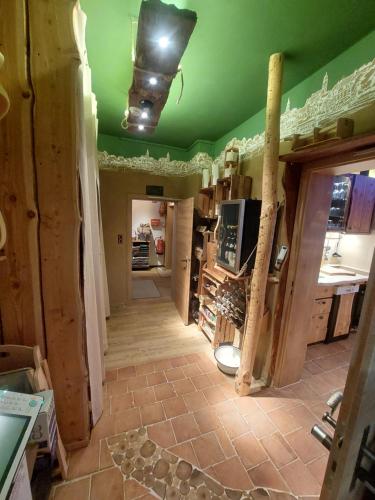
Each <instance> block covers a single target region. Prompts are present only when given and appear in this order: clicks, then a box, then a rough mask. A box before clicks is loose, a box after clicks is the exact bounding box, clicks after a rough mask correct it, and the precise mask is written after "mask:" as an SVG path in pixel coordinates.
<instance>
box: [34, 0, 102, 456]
mask: <svg viewBox="0 0 375 500" xmlns="http://www.w3.org/2000/svg"><path fill="white" fill-rule="evenodd" d="M75 5H76V1H75V0H48V1H45V0H29V2H28V6H29V24H30V26H29V32H30V69H31V79H32V86H33V89H34V93H35V105H34V143H35V164H36V171H37V186H38V202H39V213H40V253H41V259H40V260H41V272H42V293H43V304H44V317H45V327H46V338H47V349H48V365H49V368H50V371H51V377H52V383H53V387H54V390H55V401H56V413H57V417H58V424H59V428H60V432H61V436H62V438H63V441H64V444H65V445H66V446H67V447H68V448H73V447H78V446H82V445H85V444H87V442H88V438H89V424H90V421H89V401H88V376H87V366H86V353H85V322H84V310H83V298H82V267H81V211H80V191H79V177H78V167H79V160H80V150H81V147H82V127H81V119H80V116H81V113H82V110H83V89H82V79H81V78H80V74H79V65H80V63H81V60H80V54H79V50H78V47H77V44H76V40H75V36H74V29H73V9H74V7H75ZM99 369H100V368H99Z"/></svg>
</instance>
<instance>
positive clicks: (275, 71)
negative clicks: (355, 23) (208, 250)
mask: <svg viewBox="0 0 375 500" xmlns="http://www.w3.org/2000/svg"><path fill="white" fill-rule="evenodd" d="M283 59H284V57H283V54H281V53H277V54H272V55H271V57H270V61H269V68H268V92H267V108H266V129H265V144H264V158H263V179H262V210H261V216H260V227H259V237H258V247H257V253H256V259H255V266H254V271H253V277H252V280H251V287H250V291H251V292H250V303H249V312H248V317H247V322H246V329H245V335H244V339H243V345H242V352H241V363H240V367H239V369H238V372H237V376H236V391H237V393H238V394H239V395H240V396H246V395H248V394H250V386H251V380H252V373H253V368H254V361H255V355H256V350H257V345H258V340H259V336H260V333H261V325H262V319H263V314H264V301H265V295H266V285H267V277H268V268H269V263H270V258H271V250H272V242H273V235H274V231H275V224H276V213H277V193H276V189H277V167H278V161H279V142H280V106H281V88H282V86H281V83H282V73H283Z"/></svg>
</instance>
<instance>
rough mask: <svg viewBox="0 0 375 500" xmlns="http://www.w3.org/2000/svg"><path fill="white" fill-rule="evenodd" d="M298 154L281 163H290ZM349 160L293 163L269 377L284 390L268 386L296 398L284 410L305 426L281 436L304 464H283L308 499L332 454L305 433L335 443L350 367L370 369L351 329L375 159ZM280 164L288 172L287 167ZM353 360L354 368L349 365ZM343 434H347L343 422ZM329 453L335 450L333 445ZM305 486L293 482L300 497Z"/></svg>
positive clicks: (374, 192) (364, 261)
mask: <svg viewBox="0 0 375 500" xmlns="http://www.w3.org/2000/svg"><path fill="white" fill-rule="evenodd" d="M297 154H298V153H291V154H290V155H289V157H288V155H285V157H284V158H285V159H287V161H288V162H289V161H292V158H293V160H294V161H295V158H296V157H297ZM301 156H302V153H301ZM353 156H355V155H353ZM356 156H357V158H356V161H355V160H354V159H352V158H351V155H350V154H348V155H347V158H345V155H344V154H341V156H340V158H339V160H338V161H336V158H332V159H331V158H327V159H325V158H324V159H322V158H317V160H316V161H315V162H313V161H312V159H311V157H309V158H308V159H307V160H305V159H304V161H300V162H299V163H300V173H301V180H300V183H299V194H298V202H297V206H296V213H295V217H292V222H291V223H292V224H294V231H293V240H292V245H291V251H290V263H289V272H288V278H287V286H286V302H285V304H284V312H285V314H284V316H283V325H284V327H283V330H282V335H281V342H280V345H279V347H280V350H279V357H278V364H277V368H276V372H275V378H274V383H275V386H276V387H282V388H277V389H276V388H275V389H273V394H274V395H277V397H280V396H281V397H282V394H285V395H288V394H289V395H291V394H297V395H298V397H299V398H300V401H301V402H302V405H301V406H296V408H292V409H290V410H288V414H290V415H292V416H293V418H294V421H295V422H297V424H299V425H301V426H303V425H304V426H305V429H306V431H305V432H302V431H301V432H300V431H293V432H292V433H288V432H287V433H286V434H285V435H284V438H285V440H286V442H287V443H289V445H291V447H292V448H293V449H294V451H295V453H296V456H297V457H299V459H300V460H301V462H302V463H299V464H297V465H298V467H297V465H293V466H292V465H291V466H290V467H289V466H288V467H289V469H290V470H289V471H288V473H291V471H292V469H293V471H294V473H296V472H297V471H298V470H300V473H301V475H302V472H301V471H302V470H304V472H305V473H306V478H307V476H308V477H310V479H312V478H311V476H312V477H313V478H314V481H315V483H314V481H312V483H311V488H310V489H309V493H310V494H312V493H314V494H316V495H318V494H320V491H321V487H322V484H323V481H324V476H325V474H326V470H327V476H326V477H328V476H329V474H332V473H333V472H332V471H334V467H331V465H329V466H328V468H327V463H329V464H331V462H332V452H331V458H329V452H328V450H327V449H325V448H324V447H323V446H322V445H321V443H319V442H318V441H317V440H316V439H315V437H314V436H315V434H314V436H313V435H311V434H310V431H311V429H312V427H313V426H314V425H319V427H320V428H321V432H320V435H319V436H318V437H320V438H321V439H322V438H324V442H326V443H328V442H332V441H330V440H331V439H337V435H338V434H337V433H336V434H335V427H336V420H338V422H339V423H338V424H337V426H339V424H340V422H343V421H345V422H348V415H349V413H350V408H352V405H351V403H350V398H351V397H352V396H353V394H357V395H359V394H361V391H362V387H361V386H356V387H355V382H356V370H357V371H358V372H359V370H360V368H361V366H363V367H364V368H363V370H362V373H371V371H366V370H368V366H367V367H366V369H365V358H363V359H362V358H361V359H360V358H359V354H358V353H360V351H359V350H358V346H359V345H360V344H363V343H364V337H363V335H364V333H363V332H365V330H364V328H363V324H362V329H361V328H360V329H359V330H358V333H357V327H358V324H359V318H360V316H363V314H361V313H362V303H363V296H364V294H365V290H366V286H367V281H368V280H369V271H370V265H371V260H372V256H373V253H374V243H375V232H374V229H375V228H374V219H373V213H374V205H375V179H373V178H372V174H373V171H372V170H373V169H374V167H375V161H374V159H373V158H371V156H372V155H371V156H370V154H369V153H367V158H366V160H363V161H360V160H359V158H358V154H357V155H356ZM369 157H370V159H368V158H369ZM284 158H283V159H284ZM313 159H314V158H313ZM288 168H292V167H291V163H289V164H288V166H287V169H288ZM293 168H294V169H295V170H294V172H296V168H297V169H298V167H296V165H295V163H294V165H293ZM289 172H290V171H289ZM362 323H363V321H362ZM353 359H354V360H355V365H353V366H351V367H350V365H351V363H352V362H353ZM349 367H350V368H349ZM349 369H350V370H351V371H350V372H349ZM349 373H350V375H348V374H349ZM286 386H287V387H286ZM337 392H341V393H344V402H343V405H342V407H341V409H340V412H339V411H338V409H339V408H340V401H341V397H342V396H336V395H335V397H332V396H333V395H334V394H335V393H337ZM284 397H285V396H284ZM358 397H359V396H358ZM345 398H346V399H345ZM327 415H328V417H327ZM331 417H332V418H333V420H332V418H331ZM330 419H331V420H330ZM293 425H294V424H293ZM340 425H341V424H340ZM353 425H354V424H353ZM353 428H354V427H353ZM346 432H347V433H348V434H349V433H350V432H351V428H349V426H348V428H347V429H346ZM299 434H300V435H299ZM341 435H342V434H341ZM334 436H335V437H334ZM297 438H298V439H297ZM302 438H303V439H302ZM358 442H360V438H359V441H358ZM334 443H335V441H334ZM307 450H308V451H307ZM332 450H333V453H336V451H335V450H336V448H335V446H333V447H332ZM355 459H356V457H354V458H353V460H355ZM329 461H330V462H329ZM336 462H337V461H336ZM293 478H294V475H293ZM306 484H307V482H306V481H305V482H304V484H301V485H298V486H300V487H301V491H302V490H303V492H304V493H307V489H306V486H305V485H306ZM314 484H315V486H314ZM322 498H326V497H322ZM337 498H339V497H337ZM340 498H341V497H340ZM342 498H344V497H342ZM345 498H349V497H345ZM353 498H354V497H353Z"/></svg>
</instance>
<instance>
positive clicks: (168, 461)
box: [107, 427, 297, 500]
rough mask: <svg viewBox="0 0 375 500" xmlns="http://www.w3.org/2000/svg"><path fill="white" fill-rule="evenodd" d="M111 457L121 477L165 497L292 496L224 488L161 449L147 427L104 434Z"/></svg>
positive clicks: (254, 499)
mask: <svg viewBox="0 0 375 500" xmlns="http://www.w3.org/2000/svg"><path fill="white" fill-rule="evenodd" d="M107 445H108V448H109V450H110V452H111V455H112V460H113V462H114V463H115V465H116V466H117V467H119V468H120V470H121V473H122V474H123V477H124V479H125V480H129V479H134V480H136V481H137V482H138V483H139V484H141V485H142V486H145V487H146V488H148V489H149V491H150V493H151V494H153V495H154V496H156V497H158V498H163V499H166V500H175V499H184V498H186V499H199V500H209V499H212V500H214V499H215V500H218V499H223V500H224V499H228V500H241V499H248V500H265V499H267V498H268V499H271V500H293V499H297V497H295V496H294V495H292V494H290V493H286V492H281V491H276V490H271V489H266V488H255V489H253V490H248V491H240V490H232V489H229V488H224V487H223V486H222V485H221V484H219V483H218V482H217V481H215V480H214V479H213V478H212V477H210V476H209V475H208V474H206V473H205V472H203V471H202V470H200V469H198V468H197V467H195V466H193V465H192V464H190V463H189V462H187V461H185V460H182V459H180V458H178V457H177V456H176V455H173V454H172V453H170V452H169V451H167V450H164V449H162V448H161V447H160V446H158V445H157V444H156V443H154V441H152V440H151V439H149V436H148V432H147V429H146V428H145V427H141V428H140V429H138V430H132V431H128V432H123V433H121V434H118V435H116V436H113V437H110V438H107Z"/></svg>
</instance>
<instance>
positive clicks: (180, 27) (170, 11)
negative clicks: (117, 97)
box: [127, 0, 197, 133]
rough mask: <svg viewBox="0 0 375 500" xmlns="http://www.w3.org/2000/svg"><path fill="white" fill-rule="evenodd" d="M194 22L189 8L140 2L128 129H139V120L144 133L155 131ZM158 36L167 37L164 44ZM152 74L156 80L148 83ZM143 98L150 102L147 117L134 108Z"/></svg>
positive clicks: (154, 0) (195, 16) (195, 20)
mask: <svg viewBox="0 0 375 500" xmlns="http://www.w3.org/2000/svg"><path fill="white" fill-rule="evenodd" d="M196 22H197V15H196V13H195V12H193V11H191V10H187V9H178V8H177V7H175V6H174V5H167V4H165V3H163V2H161V1H160V0H148V1H143V2H142V4H141V9H140V14H139V20H138V32H137V47H136V56H135V62H134V72H133V82H132V85H131V87H130V89H129V116H128V119H127V122H128V131H129V132H139V130H138V125H139V124H142V125H144V127H145V132H146V133H147V132H148V133H152V132H153V131H154V129H155V127H156V126H157V124H158V122H159V118H160V114H161V112H162V110H163V108H164V106H165V103H166V102H167V99H168V95H169V89H170V86H171V84H172V81H173V78H174V77H175V76H176V74H177V71H178V66H179V63H180V61H181V58H182V55H183V53H184V52H185V49H186V47H187V44H188V42H189V39H190V36H191V34H192V32H193V30H194V27H195V24H196ZM161 37H167V38H168V40H169V45H168V46H167V47H166V48H161V47H160V45H159V43H158V41H159V39H160V38H161ZM152 77H153V78H155V79H156V81H157V83H156V84H154V85H152V84H151V83H150V78H152ZM143 99H146V100H148V101H150V102H151V103H152V105H153V106H152V109H151V110H150V111H149V118H148V119H147V120H141V119H140V117H139V112H137V110H139V109H140V108H141V105H140V101H141V100H143Z"/></svg>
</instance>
